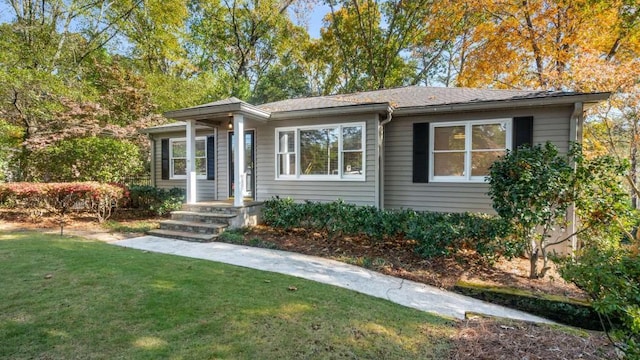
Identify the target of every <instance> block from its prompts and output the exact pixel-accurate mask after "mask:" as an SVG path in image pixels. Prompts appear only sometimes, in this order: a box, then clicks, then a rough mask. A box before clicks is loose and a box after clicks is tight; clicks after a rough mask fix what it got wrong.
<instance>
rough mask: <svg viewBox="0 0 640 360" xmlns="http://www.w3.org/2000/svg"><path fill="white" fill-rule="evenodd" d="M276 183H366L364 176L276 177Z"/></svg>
mask: <svg viewBox="0 0 640 360" xmlns="http://www.w3.org/2000/svg"><path fill="white" fill-rule="evenodd" d="M275 180H276V181H316V182H323V181H331V182H340V181H346V182H354V181H355V182H366V181H367V179H366V178H365V177H364V176H361V177H360V176H359V177H343V178H340V177H328V176H327V177H319V176H312V177H308V176H300V177H295V176H292V177H277V178H275Z"/></svg>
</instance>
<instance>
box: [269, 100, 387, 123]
mask: <svg viewBox="0 0 640 360" xmlns="http://www.w3.org/2000/svg"><path fill="white" fill-rule="evenodd" d="M389 111H393V107H392V106H391V105H390V104H389V103H388V102H383V103H368V104H355V105H347V106H336V107H328V108H318V109H305V110H291V111H274V112H272V113H271V120H289V119H301V118H313V117H322V116H339V115H356V114H370V113H380V114H386V113H388V112H389Z"/></svg>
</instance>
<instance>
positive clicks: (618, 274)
mask: <svg viewBox="0 0 640 360" xmlns="http://www.w3.org/2000/svg"><path fill="white" fill-rule="evenodd" d="M613 233H615V231H614V232H613ZM629 240H631V239H629ZM588 244H589V245H587V246H585V247H584V248H583V249H581V251H580V252H578V254H577V257H576V259H575V260H573V259H564V260H563V261H562V262H561V265H560V267H559V270H560V274H561V275H562V277H563V278H564V279H565V280H567V281H571V282H573V283H574V284H576V285H577V286H578V287H579V288H581V289H582V290H584V291H585V292H586V293H587V294H589V296H590V297H591V298H592V299H593V307H594V308H595V309H596V311H598V313H600V314H601V315H602V326H603V328H604V329H605V330H608V329H613V330H612V332H611V333H612V335H613V338H614V339H615V341H618V342H621V344H618V346H619V347H620V348H621V350H623V351H624V352H625V355H626V358H628V359H639V358H640V241H639V240H637V239H634V240H632V243H630V244H620V238H610V239H608V240H607V239H599V241H593V242H590V243H588ZM593 244H597V245H596V246H592V245H593ZM604 244H608V246H607V245H604ZM603 245H604V246H603ZM618 319H619V321H616V320H618Z"/></svg>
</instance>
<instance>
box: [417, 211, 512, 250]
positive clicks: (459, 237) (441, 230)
mask: <svg viewBox="0 0 640 360" xmlns="http://www.w3.org/2000/svg"><path fill="white" fill-rule="evenodd" d="M507 233H508V227H507V226H506V224H505V223H504V222H503V221H501V220H500V219H499V218H497V217H495V216H490V215H486V214H473V213H429V212H424V213H418V214H416V216H414V217H412V218H411V220H410V221H409V222H408V230H407V237H409V238H411V239H415V240H416V241H417V242H418V245H417V247H416V251H417V252H418V253H419V254H420V255H422V256H424V257H427V258H429V257H435V256H450V255H452V254H454V253H455V252H457V251H459V250H463V249H467V250H475V251H476V252H477V253H478V254H479V255H481V256H482V257H483V258H485V259H487V260H491V261H493V260H496V259H497V258H499V257H500V256H505V257H507V258H512V257H514V256H517V255H520V254H522V248H521V247H520V245H519V244H518V243H517V242H513V241H511V240H510V239H508V238H507Z"/></svg>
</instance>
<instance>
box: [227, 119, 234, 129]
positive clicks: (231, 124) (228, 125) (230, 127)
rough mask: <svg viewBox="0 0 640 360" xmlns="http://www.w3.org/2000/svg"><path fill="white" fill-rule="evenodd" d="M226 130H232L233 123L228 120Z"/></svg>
mask: <svg viewBox="0 0 640 360" xmlns="http://www.w3.org/2000/svg"><path fill="white" fill-rule="evenodd" d="M227 128H228V129H229V130H233V121H231V120H229V122H228V123H227Z"/></svg>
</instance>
